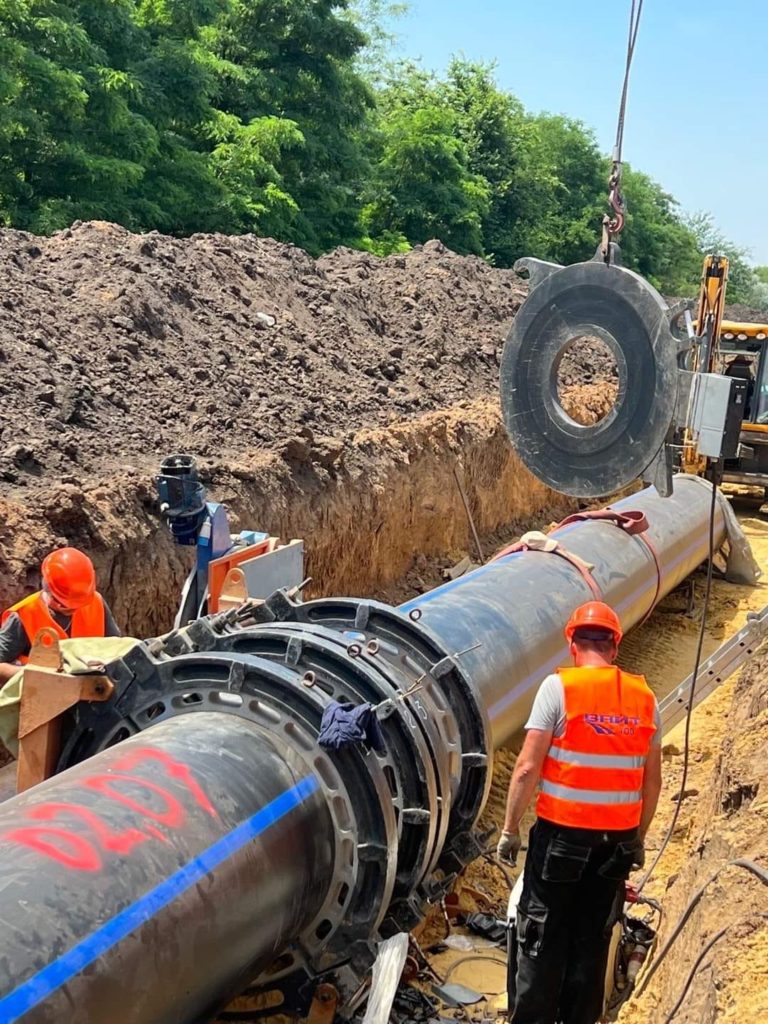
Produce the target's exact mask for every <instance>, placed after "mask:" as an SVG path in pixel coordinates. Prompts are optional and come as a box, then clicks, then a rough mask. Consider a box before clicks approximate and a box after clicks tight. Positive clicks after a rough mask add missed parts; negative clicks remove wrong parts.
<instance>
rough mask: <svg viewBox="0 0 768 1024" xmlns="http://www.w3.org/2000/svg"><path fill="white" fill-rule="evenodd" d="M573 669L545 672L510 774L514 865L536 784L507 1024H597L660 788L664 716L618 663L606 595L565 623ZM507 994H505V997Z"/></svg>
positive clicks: (509, 856)
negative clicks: (616, 929) (627, 888)
mask: <svg viewBox="0 0 768 1024" xmlns="http://www.w3.org/2000/svg"><path fill="white" fill-rule="evenodd" d="M565 635H566V639H567V640H568V643H569V645H570V653H571V657H572V658H573V663H574V666H575V667H573V668H563V669H560V670H559V671H558V672H557V673H556V674H554V675H550V676H547V678H546V679H545V680H544V682H543V683H542V684H541V686H540V688H539V691H538V693H537V695H536V699H535V701H534V705H533V709H532V711H531V715H530V718H529V719H528V722H527V723H526V726H525V728H526V730H527V734H526V738H525V743H524V744H523V749H522V751H521V753H520V756H519V758H518V759H517V763H516V765H515V770H514V772H513V774H512V779H511V781H510V784H509V795H508V798H507V810H506V817H505V819H504V829H503V831H502V833H501V838H500V839H499V843H498V847H497V855H498V857H499V859H500V860H503V861H506V862H507V863H509V864H513V865H514V864H515V863H516V861H517V854H518V853H519V851H520V848H521V839H520V822H521V820H522V817H523V814H524V812H525V809H526V807H527V806H528V803H529V802H530V799H531V797H532V795H533V791H534V789H535V787H536V784H537V783H538V784H539V795H538V798H537V803H536V822H535V824H534V825H533V827H532V828H531V831H530V836H529V839H528V854H527V857H526V860H525V870H524V873H523V890H522V894H521V897H520V902H519V904H518V908H517V919H516V928H517V984H516V993H515V1004H514V1012H513V1014H512V1017H511V1022H510V1024H556V1022H557V1024H595V1022H596V1021H597V1020H598V1019H599V1018H600V1016H601V1015H602V1009H603V991H604V978H605V968H606V963H607V957H608V947H609V942H610V932H611V928H612V925H613V924H614V923H615V922H616V921H617V920H619V916H620V914H621V911H622V907H623V901H624V883H625V881H626V879H627V878H628V877H629V874H630V871H631V870H633V869H634V868H638V867H642V865H643V863H644V859H645V852H644V840H645V834H646V832H647V831H648V826H649V825H650V824H651V820H652V819H653V815H654V813H655V811H656V805H657V803H658V799H659V792H660V790H661V721H660V718H659V710H658V705H657V703H656V698H655V697H654V695H653V693H652V692H651V690H650V688H649V686H648V684H647V683H646V681H645V679H644V678H643V677H642V676H635V675H630V674H629V673H628V672H623V671H622V670H621V669H619V668H617V667H616V666H615V665H614V664H613V662H614V661H615V659H616V655H617V653H618V648H619V644H620V642H621V638H622V631H621V624H620V622H619V619H618V616H617V615H616V613H615V612H614V611H613V609H612V608H610V607H609V606H608V605H606V604H603V602H602V601H590V602H589V603H588V604H585V605H582V606H581V607H580V608H577V609H576V611H575V612H574V613H573V615H572V616H571V618H570V620H569V622H568V625H567V626H566V630H565ZM510 1002H511V996H510Z"/></svg>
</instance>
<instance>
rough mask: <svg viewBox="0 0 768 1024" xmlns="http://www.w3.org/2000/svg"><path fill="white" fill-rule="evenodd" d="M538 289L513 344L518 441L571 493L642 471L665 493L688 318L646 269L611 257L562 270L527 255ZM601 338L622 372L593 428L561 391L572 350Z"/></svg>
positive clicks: (613, 485) (542, 474)
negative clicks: (570, 409) (679, 320)
mask: <svg viewBox="0 0 768 1024" xmlns="http://www.w3.org/2000/svg"><path fill="white" fill-rule="evenodd" d="M515 270H516V271H518V272H520V271H523V270H527V271H528V272H529V274H530V281H531V291H530V293H529V295H528V298H527V299H526V301H525V302H524V303H523V305H522V306H521V308H520V310H519V312H518V314H517V316H516V317H515V320H514V323H513V325H512V330H511V331H510V333H509V336H508V337H507V340H506V343H505V345H504V352H503V356H502V360H501V408H502V413H503V416H504V423H505V426H506V429H507V433H508V434H509V437H510V439H511V441H512V444H513V445H514V447H515V448H516V449H517V452H518V454H519V455H520V458H521V459H522V460H523V462H524V463H525V465H526V466H527V467H528V469H530V470H531V472H532V473H533V474H534V475H535V476H536V477H538V478H539V479H540V480H542V481H543V482H544V483H546V484H548V485H549V486H550V487H552V488H554V489H555V490H557V491H560V492H562V493H564V494H572V495H576V496H578V497H585V498H592V497H599V496H601V495H605V494H609V493H611V492H613V491H616V490H618V489H620V488H621V487H624V486H626V485H627V484H629V483H631V482H632V481H634V480H636V479H637V478H638V477H640V478H642V479H643V480H644V481H645V482H647V483H653V484H655V485H656V487H657V489H658V490H659V492H660V493H661V494H669V493H670V491H671V486H672V460H671V451H670V449H669V448H668V447H667V442H668V441H669V440H671V439H672V436H673V429H674V428H673V417H674V415H675V408H676V403H677V393H678V367H677V351H678V343H677V341H676V340H675V338H674V336H673V335H672V333H671V329H670V325H671V321H672V318H673V317H674V316H675V315H679V311H678V310H675V311H674V313H673V311H672V310H670V309H669V307H668V306H667V305H666V303H665V302H664V300H663V299H662V297H661V296H660V295H659V293H658V292H657V291H656V290H655V289H654V288H652V287H651V285H649V284H648V282H647V281H645V280H643V278H641V277H640V276H639V275H638V274H635V273H634V272H633V271H631V270H627V269H626V268H624V267H622V266H620V265H619V264H617V263H615V262H611V263H606V262H604V260H603V259H602V257H601V255H600V254H599V253H598V256H596V257H595V259H594V260H590V261H589V262H586V263H576V264H574V265H572V266H569V267H561V266H559V265H557V264H554V263H544V262H542V261H540V260H535V259H530V258H525V259H522V260H518V262H517V263H516V264H515ZM585 337H588V338H590V339H600V341H602V342H603V343H604V344H605V346H607V348H608V350H609V351H610V353H611V355H612V356H613V358H614V360H615V362H616V366H617V369H618V395H617V398H616V403H615V405H614V407H613V408H612V409H611V411H610V412H609V413H608V414H607V415H606V416H605V417H604V418H603V419H602V420H600V422H599V423H595V424H593V425H591V426H583V425H582V424H580V423H577V422H576V421H575V420H574V419H572V418H571V417H570V416H569V415H568V413H567V412H566V411H565V409H564V408H563V406H562V405H561V403H560V399H559V397H558V371H559V369H560V364H561V362H562V359H563V357H564V356H565V354H566V353H567V352H568V350H569V349H570V348H572V346H573V345H574V344H575V343H576V342H577V341H578V340H579V339H582V338H585Z"/></svg>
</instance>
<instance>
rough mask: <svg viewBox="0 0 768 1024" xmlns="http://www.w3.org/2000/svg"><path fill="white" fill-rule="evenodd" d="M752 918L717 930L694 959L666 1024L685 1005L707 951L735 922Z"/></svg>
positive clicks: (767, 915) (665, 1022)
mask: <svg viewBox="0 0 768 1024" xmlns="http://www.w3.org/2000/svg"><path fill="white" fill-rule="evenodd" d="M760 917H763V918H766V917H768V914H760ZM751 920H752V918H751V917H742V918H741V920H740V921H734V922H732V923H731V924H727V925H726V926H725V928H721V929H720V931H719V932H716V933H715V934H714V935H713V936H712V938H711V939H710V940H709V942H708V943H707V944H706V946H704V948H703V949H702V951H701V952H700V953H699V955H698V956H697V957H696V959H695V960H694V962H693V967H691V969H690V971H689V972H688V977H687V978H686V979H685V984H684V985H683V988H682V991H681V992H680V995H679V996H678V998H677V1002H676V1003H675V1005H674V1006H673V1007H672V1009H671V1010H670V1011H669V1013H668V1014H667V1016H666V1018H665V1020H664V1024H671V1022H672V1020H673V1019H674V1017H675V1015H676V1013H677V1011H678V1010H679V1009H680V1007H681V1006H682V1005H683V1002H684V1001H685V997H686V996H687V995H688V989H689V988H690V987H691V982H692V981H693V979H694V978H695V977H696V972H697V971H698V969H699V967H701V964H702V961H703V960H704V957H705V956H706V955H707V953H708V952H709V951H710V949H712V947H713V946H714V945H715V944H716V943H718V942H719V941H720V939H722V937H723V936H724V935H725V933H726V932H727V931H729V930H730V929H731V928H733V926H734V924H746V923H747V922H748V921H751Z"/></svg>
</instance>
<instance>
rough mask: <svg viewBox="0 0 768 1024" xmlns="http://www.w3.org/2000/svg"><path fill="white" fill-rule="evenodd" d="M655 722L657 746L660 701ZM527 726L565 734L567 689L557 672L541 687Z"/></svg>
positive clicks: (653, 740) (656, 709)
mask: <svg viewBox="0 0 768 1024" xmlns="http://www.w3.org/2000/svg"><path fill="white" fill-rule="evenodd" d="M654 722H655V723H656V732H655V733H654V734H653V739H652V740H651V746H653V747H656V746H658V745H659V744H660V743H661V715H660V714H659V704H658V701H657V702H656V703H655V710H654ZM525 728H526V729H541V730H542V731H543V732H549V731H550V730H552V735H553V736H554V737H555V739H560V738H561V737H562V736H563V735H564V734H565V691H564V690H563V681H562V679H561V678H560V676H559V675H558V674H557V672H553V673H552V675H551V676H547V678H546V679H545V680H544V682H543V683H542V684H541V686H540V687H539V692H538V693H537V694H536V699H535V700H534V702H533V707H532V708H531V714H530V717H529V718H528V721H527V722H526V723H525Z"/></svg>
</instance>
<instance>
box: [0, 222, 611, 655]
mask: <svg viewBox="0 0 768 1024" xmlns="http://www.w3.org/2000/svg"><path fill="white" fill-rule="evenodd" d="M0 241H1V242H2V246H0V269H1V270H2V273H3V275H4V288H3V295H2V299H1V300H0V301H2V304H3V316H2V318H1V319H0V362H1V363H2V371H3V372H2V376H0V393H1V394H2V402H0V480H2V481H3V484H2V489H1V490H0V604H3V605H7V604H8V603H10V602H11V601H13V600H16V599H18V598H19V597H20V596H22V595H23V594H24V593H26V592H27V591H28V590H29V589H30V588H33V587H35V586H37V584H38V575H37V572H38V565H39V562H40V559H41V558H42V556H43V555H44V554H45V553H46V551H47V550H49V549H50V547H51V546H54V545H59V544H63V543H70V544H75V545H78V546H81V547H83V548H84V549H85V550H87V551H88V552H89V553H90V554H91V555H92V556H93V558H94V560H95V562H96V565H97V568H98V570H99V579H100V586H101V588H102V590H103V591H104V593H105V595H106V596H107V598H108V600H109V601H110V603H111V604H112V606H113V609H114V611H115V613H116V615H117V617H118V620H119V621H120V623H121V624H122V625H123V626H124V627H125V628H126V629H128V630H129V631H131V632H133V633H136V634H138V635H149V634H151V633H153V632H157V631H159V630H162V629H164V628H167V627H168V625H169V624H170V621H171V617H172V612H173V609H174V607H175V604H176V594H177V593H178V589H179V587H180V585H181V581H182V579H183V576H184V574H185V571H186V568H187V566H188V563H189V558H188V555H189V553H188V552H180V551H179V550H178V549H175V548H174V547H173V546H172V545H171V543H170V540H169V538H168V537H167V535H166V532H165V530H164V528H163V524H162V523H161V521H160V519H159V517H158V515H157V508H156V503H155V495H154V491H153V485H152V472H153V470H155V469H156V467H157V466H158V464H159V462H160V460H161V459H162V458H163V457H164V456H165V455H167V454H169V453H171V452H175V451H182V450H183V451H188V452H191V453H193V454H194V455H196V456H197V457H198V460H199V468H200V475H201V478H202V479H203V481H204V482H205V483H206V484H207V485H208V486H209V488H210V495H211V497H213V498H215V499H217V500H219V501H223V502H225V503H226V504H227V505H228V507H229V509H230V512H231V516H232V525H233V527H234V528H244V527H249V528H260V529H264V530H268V531H270V532H272V533H274V534H277V535H278V536H281V537H284V538H290V537H294V536H301V537H304V538H306V540H307V543H308V549H309V556H310V563H309V571H310V572H311V574H312V576H313V578H314V580H315V587H316V592H320V593H331V592H337V593H339V592H343V591H346V592H353V593H370V592H371V590H373V589H375V588H377V587H382V586H387V585H389V584H390V583H391V582H392V581H393V580H396V579H399V578H402V577H403V576H404V574H405V573H406V572H407V571H408V570H409V569H410V568H411V566H412V564H413V561H414V559H415V558H416V556H417V555H419V556H420V557H421V558H425V557H426V558H431V557H433V556H436V555H440V556H445V555H447V556H448V557H450V555H451V553H452V552H453V551H454V550H457V549H458V548H460V547H461V545H462V544H464V542H465V540H466V538H467V537H468V536H469V533H468V524H467V517H466V513H465V512H464V509H463V506H462V505H461V503H460V496H459V493H458V485H457V483H456V480H455V476H454V471H457V472H458V473H459V478H460V479H462V481H463V485H464V486H465V488H466V490H467V492H468V498H469V502H470V508H471V512H472V515H473V517H474V518H475V519H476V520H477V527H478V529H480V530H481V531H483V532H486V533H490V532H493V531H494V530H498V529H501V528H508V527H509V526H510V524H512V523H514V522H515V520H518V519H520V520H522V519H526V518H530V517H531V516H536V515H538V513H539V512H540V510H542V509H543V508H545V507H550V508H551V509H552V516H553V517H554V516H556V515H557V514H558V513H559V512H562V511H564V510H566V508H567V507H569V506H570V505H571V503H569V502H567V501H565V500H564V499H562V498H561V497H558V496H555V495H553V494H552V493H551V492H548V491H547V490H546V489H545V488H542V487H541V485H539V484H538V483H537V482H536V481H534V480H533V479H532V478H531V477H530V475H528V474H527V473H525V472H524V471H523V470H522V467H521V466H520V463H519V461H518V460H517V459H516V458H515V457H514V455H513V454H512V453H511V452H510V450H509V445H508V442H507V441H506V438H505V437H504V434H503V431H502V430H501V428H500V426H499V417H498V413H497V412H496V409H495V406H496V404H497V400H496V399H495V398H494V397H492V396H495V393H496V389H497V378H498V359H499V356H500V351H501V346H502V343H503V341H504V338H505V336H506V334H507V333H508V330H509V326H510V324H511V321H512V318H513V316H514V314H515V312H516V310H517V308H518V306H519V304H520V302H521V301H522V298H523V297H524V294H525V288H526V286H525V284H524V283H523V282H521V281H519V280H518V279H517V278H516V276H515V275H514V274H513V273H512V272H511V271H506V270H495V269H493V268H491V267H489V266H488V265H487V264H486V263H484V262H483V261H482V260H479V259H474V258H463V257H460V256H457V255H456V254H454V253H452V252H450V251H449V250H447V249H446V248H445V247H444V246H443V245H441V244H440V243H439V242H430V243H427V244H426V245H425V246H423V247H418V248H417V249H415V250H414V251H413V252H411V253H409V254H408V255H407V256H391V257H389V258H388V259H383V260H382V259H378V258H376V257H374V256H370V255H368V254H366V253H359V252H352V251H350V250H337V251H336V252H334V253H331V254H329V255H328V256H325V257H323V258H322V259H320V260H317V261H315V260H313V259H311V258H310V257H309V256H307V254H306V253H304V252H302V251H301V250H298V249H296V248H294V247H292V246H287V245H282V244H279V243H277V242H274V241H271V240H269V239H259V238H255V237H253V236H245V237H239V238H226V237H223V236H204V235H197V236H194V237H192V238H189V239H172V238H167V237H163V236H161V235H158V234H156V233H153V234H149V235H132V234H131V233H130V232H128V231H125V230H124V229H123V228H119V227H116V226H115V225H111V224H105V223H88V224H76V225H74V226H73V227H72V228H71V229H69V230H66V231H63V232H60V233H58V234H56V235H53V236H52V237H50V238H36V237H33V236H31V235H28V234H25V233H23V232H16V231H3V232H0ZM597 344H598V345H599V344H600V343H599V341H598V342H597ZM600 355H601V353H600V352H599V350H598V349H596V348H595V347H594V345H592V344H591V343H590V342H589V341H588V342H587V343H586V345H584V344H582V345H581V346H579V345H574V346H572V347H571V349H570V350H569V351H568V353H567V354H566V356H565V358H564V359H563V361H562V364H561V366H560V378H561V384H562V389H563V390H562V401H563V404H564V406H565V408H566V409H567V410H568V411H569V412H571V414H572V415H573V416H574V417H575V418H578V419H582V420H583V421H584V422H594V420H595V419H596V418H599V416H601V415H603V414H604V412H605V411H606V410H607V409H608V408H610V405H611V404H612V401H613V397H612V396H613V394H614V391H615V381H614V380H613V378H612V377H611V369H612V368H611V367H610V366H609V365H607V364H606V363H605V360H603V361H602V362H601V359H600Z"/></svg>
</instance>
